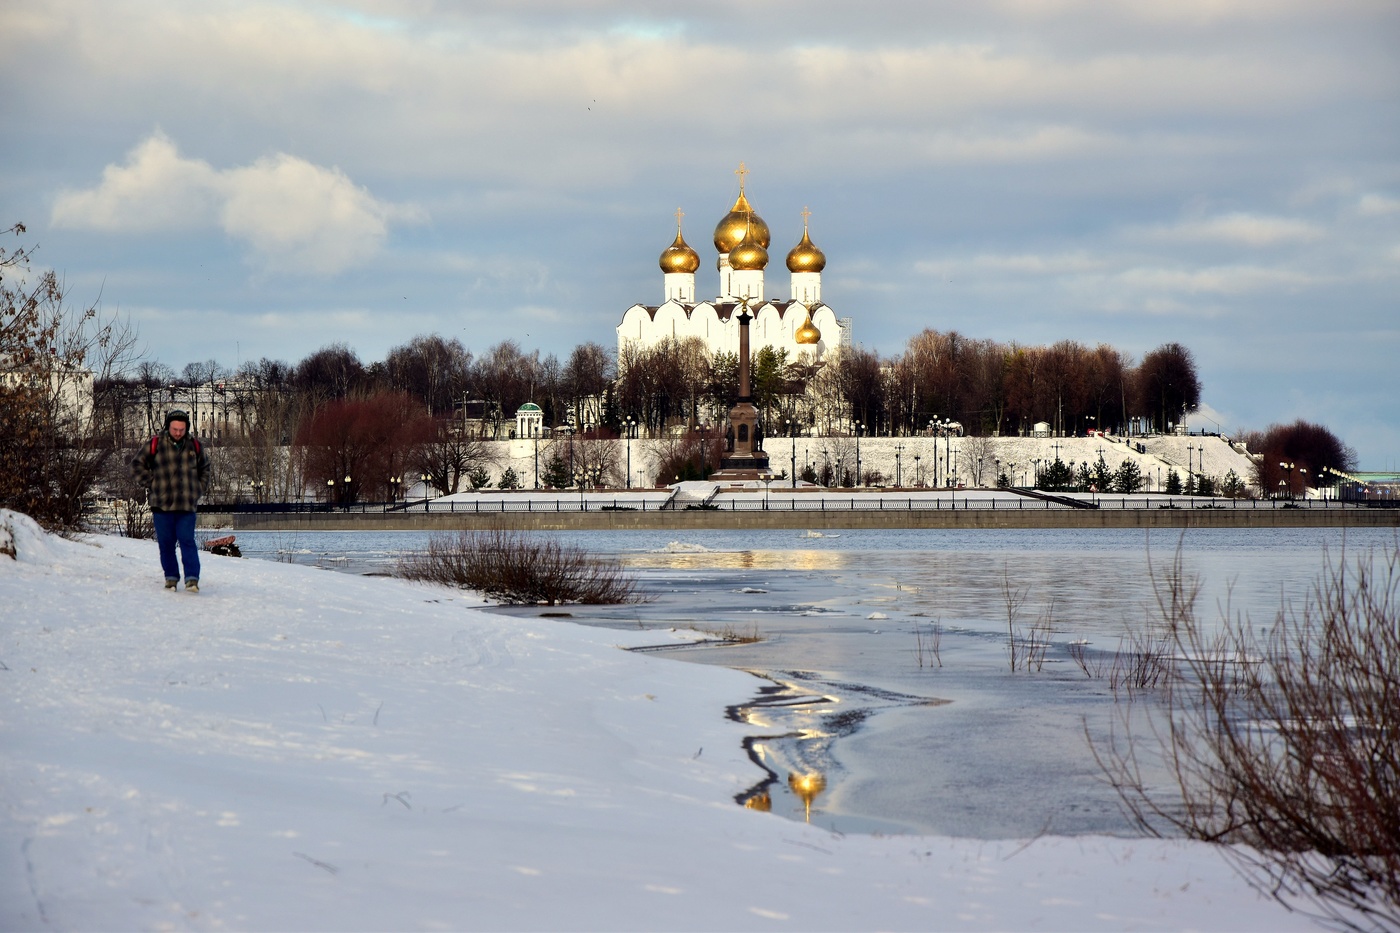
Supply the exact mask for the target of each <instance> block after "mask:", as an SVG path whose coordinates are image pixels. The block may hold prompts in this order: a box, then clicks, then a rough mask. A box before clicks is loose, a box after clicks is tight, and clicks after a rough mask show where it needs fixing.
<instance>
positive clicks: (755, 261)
mask: <svg viewBox="0 0 1400 933" xmlns="http://www.w3.org/2000/svg"><path fill="white" fill-rule="evenodd" d="M763 232H764V233H765V234H767V232H768V228H767V227H764V228H763ZM767 245H768V238H767V236H766V235H765V236H764V238H763V242H762V243H760V242H759V241H758V237H757V236H756V235H755V229H754V226H753V224H749V226H748V230H747V232H745V234H744V238H743V239H742V240H740V241H739V244H738V245H737V246H735V247H734V248H733V249H731V250H730V251H729V268H731V269H733V270H734V271H735V272H745V271H762V270H763V268H764V267H766V266H767V265H768V250H766V249H764V247H765V246H767Z"/></svg>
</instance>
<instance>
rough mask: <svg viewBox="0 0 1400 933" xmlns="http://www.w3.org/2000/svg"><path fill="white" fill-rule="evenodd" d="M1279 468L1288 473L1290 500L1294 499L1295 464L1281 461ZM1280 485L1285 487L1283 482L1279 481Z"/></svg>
mask: <svg viewBox="0 0 1400 933" xmlns="http://www.w3.org/2000/svg"><path fill="white" fill-rule="evenodd" d="M1279 466H1280V467H1282V468H1283V469H1284V470H1287V471H1288V498H1290V499H1292V498H1293V464H1292V462H1287V463H1285V462H1282V461H1280V463H1279ZM1279 485H1280V486H1282V485H1284V483H1283V480H1279Z"/></svg>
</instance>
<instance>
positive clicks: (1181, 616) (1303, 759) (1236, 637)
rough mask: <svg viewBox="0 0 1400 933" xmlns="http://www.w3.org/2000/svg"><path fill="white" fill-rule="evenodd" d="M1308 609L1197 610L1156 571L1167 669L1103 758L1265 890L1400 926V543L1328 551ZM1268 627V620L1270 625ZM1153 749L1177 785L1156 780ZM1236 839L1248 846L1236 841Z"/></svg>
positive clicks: (1335, 915) (1176, 578)
mask: <svg viewBox="0 0 1400 933" xmlns="http://www.w3.org/2000/svg"><path fill="white" fill-rule="evenodd" d="M1324 564H1325V566H1324V569H1323V571H1322V573H1321V575H1320V576H1319V578H1318V580H1317V582H1316V583H1315V585H1314V588H1313V591H1312V593H1311V594H1310V595H1309V597H1308V599H1307V600H1306V602H1305V604H1304V605H1303V607H1302V609H1301V610H1300V611H1299V610H1296V609H1295V608H1294V607H1292V606H1289V605H1284V606H1282V607H1281V608H1280V610H1279V612H1278V615H1277V616H1276V618H1275V619H1274V622H1273V625H1272V626H1268V627H1264V628H1261V627H1259V626H1257V625H1256V624H1255V623H1254V622H1253V621H1252V620H1250V619H1248V618H1247V617H1246V618H1238V617H1231V616H1230V615H1229V613H1228V609H1227V610H1226V612H1225V614H1224V618H1222V620H1221V623H1220V625H1219V626H1217V627H1214V631H1216V632H1218V634H1212V627H1210V626H1206V625H1204V624H1202V622H1201V620H1200V619H1199V617H1198V616H1197V614H1196V608H1195V603H1196V597H1197V593H1198V585H1197V583H1196V581H1194V580H1191V579H1188V578H1187V577H1186V575H1185V574H1184V573H1183V570H1182V561H1181V554H1180V552H1179V551H1178V553H1177V557H1176V560H1175V562H1174V564H1173V566H1172V569H1171V570H1170V571H1169V572H1168V573H1167V575H1166V576H1165V577H1164V578H1158V579H1157V580H1156V581H1155V582H1156V584H1157V597H1158V605H1159V608H1160V613H1161V620H1162V625H1163V628H1164V629H1165V631H1166V632H1167V633H1168V639H1169V641H1168V643H1167V645H1166V652H1165V656H1166V657H1174V658H1177V659H1178V660H1177V661H1176V665H1177V666H1176V668H1175V670H1174V672H1173V673H1174V676H1172V677H1170V678H1168V679H1167V680H1166V684H1167V689H1166V690H1165V692H1164V693H1163V694H1162V697H1161V704H1162V708H1163V714H1164V716H1163V718H1164V719H1165V724H1164V725H1163V726H1161V727H1160V728H1159V729H1158V730H1155V731H1153V732H1151V733H1150V734H1147V733H1143V732H1142V731H1140V730H1137V729H1135V728H1134V727H1133V722H1134V719H1133V718H1132V717H1130V716H1126V715H1125V717H1124V726H1123V728H1122V729H1121V730H1120V731H1118V732H1117V733H1116V734H1115V735H1114V736H1112V737H1110V739H1108V740H1107V742H1106V743H1103V742H1100V743H1093V742H1091V745H1093V746H1094V753H1095V757H1096V758H1097V759H1098V761H1099V763H1100V765H1101V766H1102V767H1103V768H1104V770H1105V773H1106V774H1107V775H1108V777H1109V779H1110V780H1111V781H1112V783H1113V785H1114V787H1115V788H1116V789H1117V790H1118V792H1119V795H1120V797H1121V798H1122V800H1123V802H1124V804H1125V806H1126V808H1127V810H1128V813H1129V815H1130V816H1131V817H1132V818H1133V819H1134V820H1135V822H1136V823H1137V825H1138V827H1139V828H1140V829H1141V830H1143V831H1144V832H1147V833H1149V834H1152V835H1160V834H1162V833H1163V832H1166V831H1169V830H1170V831H1174V832H1177V833H1182V834H1184V835H1186V836H1188V837H1190V838H1193V839H1202V840H1206V841H1209V842H1215V843H1221V844H1229V845H1230V847H1229V848H1228V849H1226V850H1225V851H1226V854H1227V856H1228V857H1229V858H1231V859H1232V860H1233V861H1234V862H1235V864H1236V865H1237V867H1238V868H1239V869H1240V870H1241V871H1242V872H1243V874H1244V875H1245V877H1246V878H1247V879H1248V880H1249V881H1250V882H1251V883H1252V884H1254V885H1255V886H1256V887H1257V888H1258V889H1259V890H1260V891H1262V892H1263V893H1265V894H1268V895H1270V896H1273V897H1275V898H1278V899H1279V900H1280V901H1281V902H1282V903H1284V904H1285V905H1287V906H1288V907H1289V908H1290V909H1297V908H1300V907H1301V908H1302V909H1304V910H1305V911H1308V912H1313V913H1315V914H1317V915H1320V917H1321V919H1323V920H1324V921H1326V922H1328V923H1330V924H1333V925H1337V926H1343V927H1352V928H1356V929H1397V928H1400V819H1397V813H1400V546H1395V545H1391V546H1390V547H1388V548H1387V549H1385V550H1384V551H1383V552H1381V553H1379V554H1377V553H1371V554H1367V555H1363V556H1361V557H1360V558H1357V559H1355V560H1354V561H1352V562H1351V563H1348V561H1347V557H1346V555H1345V554H1344V555H1343V556H1342V558H1341V559H1339V560H1337V561H1336V562H1335V563H1334V562H1332V561H1331V560H1330V559H1326V558H1324ZM1261 633H1262V634H1261ZM1148 751H1153V752H1155V753H1156V754H1158V755H1160V757H1161V758H1162V759H1163V760H1164V761H1165V763H1166V765H1167V768H1168V769H1169V771H1170V773H1171V775H1172V778H1173V779H1174V782H1173V783H1174V787H1172V789H1171V790H1170V791H1159V790H1158V789H1156V787H1154V786H1152V785H1151V784H1149V782H1148V781H1147V779H1146V778H1145V776H1144V773H1143V770H1142V767H1141V764H1140V762H1141V761H1142V757H1143V755H1144V753H1146V752H1148ZM1236 843H1241V844H1243V845H1234V844H1236Z"/></svg>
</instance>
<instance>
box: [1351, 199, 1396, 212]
mask: <svg viewBox="0 0 1400 933" xmlns="http://www.w3.org/2000/svg"><path fill="white" fill-rule="evenodd" d="M1356 209H1357V210H1358V211H1360V212H1361V213H1363V214H1368V215H1371V216H1384V215H1386V214H1395V213H1400V198H1391V197H1387V196H1386V195H1383V194H1368V195H1365V196H1364V197H1363V198H1362V199H1361V200H1360V202H1358V203H1357V205H1356Z"/></svg>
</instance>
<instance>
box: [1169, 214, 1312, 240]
mask: <svg viewBox="0 0 1400 933" xmlns="http://www.w3.org/2000/svg"><path fill="white" fill-rule="evenodd" d="M1142 232H1143V233H1144V234H1145V235H1147V236H1148V237H1150V238H1152V239H1161V240H1206V241H1214V242H1225V243H1238V244H1241V245H1244V246H1272V245H1274V244H1276V243H1285V242H1300V241H1307V240H1316V239H1318V238H1319V237H1321V236H1322V235H1323V233H1324V231H1323V230H1322V228H1320V227H1318V226H1316V225H1315V224H1310V223H1308V222H1307V221H1304V220H1295V219H1294V218H1291V217H1270V216H1267V215H1262V214H1246V213H1234V214H1222V215H1220V216H1218V217H1207V218H1202V219H1200V220H1188V221H1183V222H1182V223H1178V224H1173V225H1171V226H1163V227H1150V228H1147V229H1146V230H1144V231H1142Z"/></svg>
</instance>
